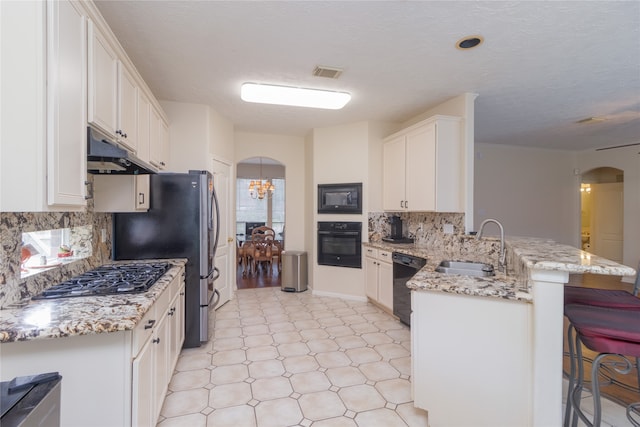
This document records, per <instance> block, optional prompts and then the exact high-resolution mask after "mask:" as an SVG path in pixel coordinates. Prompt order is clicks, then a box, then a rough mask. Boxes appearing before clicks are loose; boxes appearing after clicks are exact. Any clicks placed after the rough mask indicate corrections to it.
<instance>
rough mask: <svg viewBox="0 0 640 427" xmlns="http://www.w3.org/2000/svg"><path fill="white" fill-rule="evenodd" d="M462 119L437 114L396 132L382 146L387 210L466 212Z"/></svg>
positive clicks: (385, 207) (385, 208) (384, 204)
mask: <svg viewBox="0 0 640 427" xmlns="http://www.w3.org/2000/svg"><path fill="white" fill-rule="evenodd" d="M463 170H464V169H463V157H462V140H461V137H460V119H459V118H457V117H449V116H435V117H432V118H430V119H427V120H425V121H423V122H420V123H418V124H416V125H413V126H411V127H409V128H407V129H405V130H403V131H400V132H398V133H395V134H393V135H391V136H390V137H388V138H387V139H386V140H385V143H384V146H383V208H384V210H386V211H437V212H463V211H464V207H463V200H464V199H463V198H464V188H463Z"/></svg>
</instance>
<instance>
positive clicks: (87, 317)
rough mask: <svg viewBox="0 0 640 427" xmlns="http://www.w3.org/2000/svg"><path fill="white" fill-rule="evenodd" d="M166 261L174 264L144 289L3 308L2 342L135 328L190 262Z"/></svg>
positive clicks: (0, 328) (0, 321) (0, 333)
mask: <svg viewBox="0 0 640 427" xmlns="http://www.w3.org/2000/svg"><path fill="white" fill-rule="evenodd" d="M149 261H150V260H139V261H114V262H113V263H144V262H149ZM157 261H160V260H157ZM162 261H167V262H169V263H171V264H173V267H171V268H170V269H169V270H168V271H167V272H166V273H165V274H164V276H162V277H161V278H160V279H158V281H157V282H156V283H155V284H154V285H153V286H152V287H151V288H150V289H149V290H148V291H146V292H143V293H137V294H133V293H132V294H126V295H104V296H95V297H73V298H59V299H51V300H35V301H34V300H31V301H29V303H28V304H27V305H25V306H24V307H19V308H12V309H4V310H0V343H9V342H15V341H28V340H35V339H46V338H61V337H67V336H75V335H87V334H97V333H105V332H116V331H126V330H131V329H133V328H134V327H135V326H136V325H137V324H138V322H140V320H141V319H142V318H143V317H144V315H145V313H146V312H147V311H148V310H149V308H151V306H152V305H153V303H154V302H155V301H156V300H157V299H158V297H159V296H160V294H162V292H163V291H164V290H165V289H166V288H167V286H168V285H169V284H170V283H171V281H172V280H173V279H174V278H175V277H176V276H177V275H178V274H180V271H181V269H182V268H183V267H184V265H185V263H186V260H185V259H169V260H162Z"/></svg>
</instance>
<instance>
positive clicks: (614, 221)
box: [580, 167, 624, 263]
mask: <svg viewBox="0 0 640 427" xmlns="http://www.w3.org/2000/svg"><path fill="white" fill-rule="evenodd" d="M623 193H624V171H622V170H620V169H616V168H611V167H600V168H596V169H592V170H590V171H588V172H586V173H583V174H582V180H581V185H580V194H581V196H580V212H581V217H580V224H581V236H582V249H584V250H585V251H587V252H591V253H593V254H596V255H598V256H601V257H603V258H607V259H610V260H613V261H616V262H619V263H622V262H623V255H624V254H623V246H624V245H623V243H624V196H623Z"/></svg>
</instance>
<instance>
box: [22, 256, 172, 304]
mask: <svg viewBox="0 0 640 427" xmlns="http://www.w3.org/2000/svg"><path fill="white" fill-rule="evenodd" d="M169 267H170V265H169V263H148V264H146V263H145V264H106V265H103V266H101V267H98V268H96V269H94V270H90V271H87V272H85V273H83V274H81V275H80V276H76V277H73V278H71V279H69V280H66V281H64V282H62V283H58V284H57V285H53V286H52V287H50V288H49V289H47V290H45V291H44V292H42V293H41V294H39V295H36V296H34V297H32V299H35V300H37V299H54V298H69V297H82V296H99V295H115V294H129V293H139V292H145V291H146V290H148V289H149V288H150V287H151V286H153V284H154V283H155V282H156V281H157V280H158V279H159V278H160V277H162V276H163V275H164V273H166V272H167V270H168V269H169Z"/></svg>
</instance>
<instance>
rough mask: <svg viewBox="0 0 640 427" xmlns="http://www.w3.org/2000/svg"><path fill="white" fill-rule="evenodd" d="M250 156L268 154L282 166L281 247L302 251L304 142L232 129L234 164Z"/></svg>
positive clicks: (303, 227) (304, 221)
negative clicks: (282, 212) (283, 185)
mask: <svg viewBox="0 0 640 427" xmlns="http://www.w3.org/2000/svg"><path fill="white" fill-rule="evenodd" d="M250 157H269V158H271V159H274V160H277V161H278V162H280V163H282V164H283V165H284V168H285V185H286V195H285V206H286V210H285V222H286V238H285V250H287V249H288V250H295V251H299V250H305V249H304V248H305V247H306V246H305V226H306V219H305V218H308V217H307V216H305V191H306V190H307V188H308V187H307V186H306V181H305V142H304V138H302V137H297V136H289V135H271V134H263V133H249V132H236V134H235V163H236V164H237V163H239V162H241V161H242V160H244V159H248V158H250ZM234 200H235V195H234Z"/></svg>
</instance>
